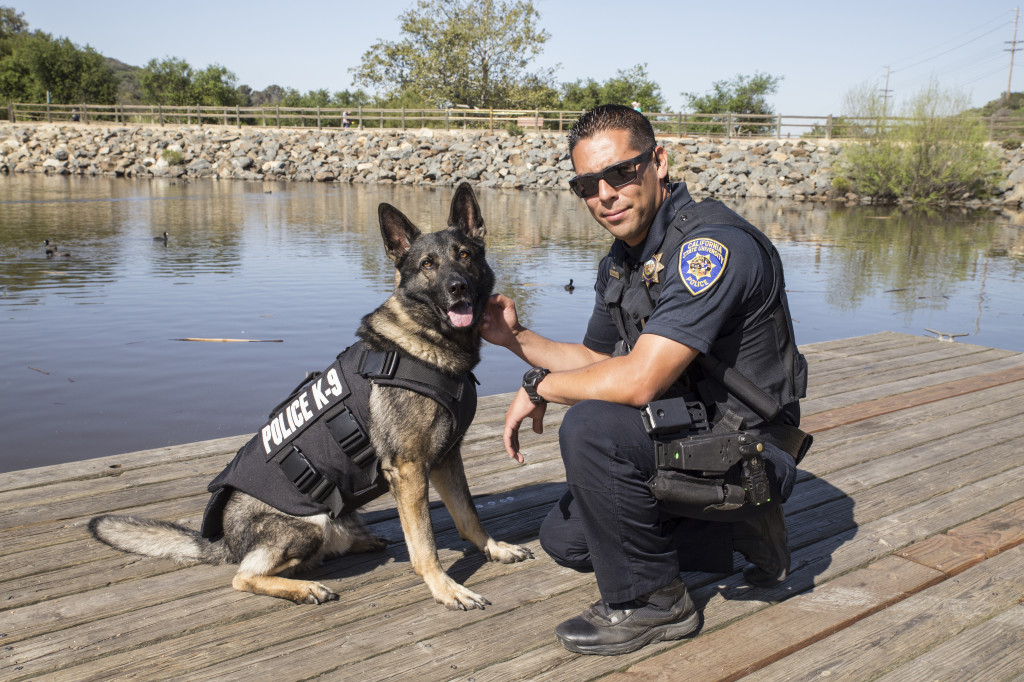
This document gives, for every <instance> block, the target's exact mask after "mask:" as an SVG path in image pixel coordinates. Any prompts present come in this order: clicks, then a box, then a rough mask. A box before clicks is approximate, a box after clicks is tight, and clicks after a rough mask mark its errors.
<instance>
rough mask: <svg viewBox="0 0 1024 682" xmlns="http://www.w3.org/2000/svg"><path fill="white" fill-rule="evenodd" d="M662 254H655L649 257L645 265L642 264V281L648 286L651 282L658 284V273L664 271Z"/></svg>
mask: <svg viewBox="0 0 1024 682" xmlns="http://www.w3.org/2000/svg"><path fill="white" fill-rule="evenodd" d="M662 255H663V254H661V253H656V254H654V255H653V256H651V257H650V258H649V259H648V260H647V262H646V263H644V281H645V282H647V285H648V286H650V284H651V282H654V283H655V284H657V283H658V273H659V272H661V271H662V270H664V269H665V265H664V264H663V263H662V262H661V257H662Z"/></svg>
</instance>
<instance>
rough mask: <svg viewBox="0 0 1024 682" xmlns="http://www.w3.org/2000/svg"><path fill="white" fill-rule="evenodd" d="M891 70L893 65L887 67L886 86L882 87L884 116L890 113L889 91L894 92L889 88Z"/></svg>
mask: <svg viewBox="0 0 1024 682" xmlns="http://www.w3.org/2000/svg"><path fill="white" fill-rule="evenodd" d="M891 71H892V68H891V67H889V66H887V67H885V88H883V89H882V118H885V117H886V116H888V115H889V93H890V92H892V90H890V89H889V73H890V72H891Z"/></svg>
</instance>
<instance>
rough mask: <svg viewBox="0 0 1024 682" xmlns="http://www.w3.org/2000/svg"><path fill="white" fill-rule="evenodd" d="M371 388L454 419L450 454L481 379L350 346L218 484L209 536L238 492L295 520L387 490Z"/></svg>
mask: <svg viewBox="0 0 1024 682" xmlns="http://www.w3.org/2000/svg"><path fill="white" fill-rule="evenodd" d="M371 384H378V385H382V386H397V387H400V388H404V389H407V390H410V391H415V392H417V393H420V394H423V395H425V396H428V397H430V398H432V399H433V400H435V401H437V402H438V403H440V404H441V405H442V406H443V407H445V408H446V409H447V410H448V411H449V412H450V413H451V416H452V420H453V424H454V425H453V428H452V431H451V433H450V434H449V435H448V439H447V440H446V441H445V444H444V446H443V450H444V451H445V452H447V451H448V450H449V449H451V447H452V446H453V445H455V444H456V443H457V442H458V441H459V439H461V438H462V436H463V435H464V434H465V432H466V429H467V428H469V424H470V422H472V421H473V415H474V414H475V413H476V378H475V377H473V375H472V373H468V374H465V375H461V376H452V375H449V374H445V373H444V372H441V371H440V370H438V369H436V368H434V367H431V366H430V365H427V364H425V363H423V362H421V361H419V360H417V359H416V358H414V357H412V356H410V355H407V354H405V353H401V352H395V351H386V352H380V351H371V350H369V349H368V348H366V346H365V345H364V344H363V342H362V341H359V342H357V343H356V344H354V345H352V346H350V347H349V348H346V349H345V350H344V351H342V353H341V354H340V355H338V357H337V359H336V360H335V361H334V363H332V364H331V366H330V367H328V368H327V369H326V370H324V371H323V372H315V373H314V374H313V375H311V376H310V377H309V378H307V379H306V380H304V381H303V383H301V384H300V385H299V386H298V387H297V388H296V389H295V390H294V391H292V393H291V395H289V396H288V398H287V399H285V400H284V402H282V403H281V404H279V405H278V406H277V407H276V408H274V410H273V411H272V412H271V413H270V418H269V420H268V421H267V423H266V424H265V425H264V426H263V428H261V429H260V430H259V432H257V433H256V435H255V436H253V437H252V438H251V439H250V440H249V441H248V442H247V443H246V444H245V445H243V446H242V447H241V449H239V451H238V453H237V454H236V455H235V458H234V459H233V460H232V461H231V462H230V463H229V464H228V465H227V467H226V468H225V469H224V471H222V472H221V473H220V474H219V475H218V476H217V477H216V478H215V479H213V481H211V482H210V485H209V486H208V490H209V491H210V492H211V493H212V494H213V495H212V496H211V498H210V501H209V503H208V504H207V506H206V511H205V513H204V514H203V525H202V535H203V537H206V538H214V539H215V538H217V537H219V536H220V535H221V534H222V533H223V523H222V516H223V512H224V505H225V504H226V503H227V500H228V497H229V496H230V492H231V490H232V489H236V490H240V491H242V492H244V493H246V494H248V495H251V496H253V497H255V498H257V499H259V500H262V501H263V502H265V503H267V504H269V505H270V506H272V507H274V508H275V509H279V510H281V511H283V512H285V513H287V514H292V515H295V516H312V515H315V514H329V515H330V516H331V517H332V518H337V517H339V516H342V515H344V514H348V513H351V512H352V511H355V509H357V508H358V507H360V506H361V505H363V504H365V503H367V502H369V501H370V500H372V499H375V498H377V497H379V496H380V495H382V494H384V493H385V492H387V490H388V484H387V480H386V479H385V478H384V475H383V473H382V472H381V469H380V460H379V458H378V457H377V453H376V450H375V449H374V447H373V444H372V443H371V442H370V435H369V434H370V429H369V424H370V414H369V398H370V388H371Z"/></svg>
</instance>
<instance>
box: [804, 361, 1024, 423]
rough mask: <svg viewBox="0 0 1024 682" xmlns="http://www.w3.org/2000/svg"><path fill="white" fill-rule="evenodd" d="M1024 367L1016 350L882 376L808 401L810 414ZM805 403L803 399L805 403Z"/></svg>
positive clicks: (1015, 370)
mask: <svg viewBox="0 0 1024 682" xmlns="http://www.w3.org/2000/svg"><path fill="white" fill-rule="evenodd" d="M1022 368H1024V354H1019V353H1018V354H1016V355H1012V356H1009V357H1006V358H1003V359H1001V360H995V361H991V362H986V363H983V364H981V365H975V366H972V367H960V368H954V369H949V370H943V371H938V372H933V373H932V374H928V375H925V376H919V377H912V378H910V379H903V380H901V381H893V382H889V381H885V377H879V379H880V381H879V382H878V383H873V384H871V385H868V386H865V387H863V388H857V389H854V390H850V391H847V392H845V393H841V394H838V395H832V396H826V397H824V398H815V399H812V400H808V401H806V408H807V414H814V413H818V412H825V411H827V410H833V409H836V408H843V407H849V406H850V405H855V404H857V403H863V402H870V401H873V400H876V399H879V398H889V397H890V396H894V395H901V394H904V393H908V392H911V391H916V390H918V389H925V388H930V387H934V386H939V385H941V384H948V383H953V382H956V381H959V380H961V379H974V378H976V377H978V376H982V375H984V374H992V375H996V376H998V375H1000V374H1003V373H1005V372H1007V371H1011V372H1019V371H1020V370H1021V369H1022ZM804 406H805V403H804V402H803V401H801V407H804Z"/></svg>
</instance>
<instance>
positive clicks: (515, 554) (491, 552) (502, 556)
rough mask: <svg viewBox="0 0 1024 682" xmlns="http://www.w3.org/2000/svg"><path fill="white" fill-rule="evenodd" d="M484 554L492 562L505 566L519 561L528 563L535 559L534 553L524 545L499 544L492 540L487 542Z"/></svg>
mask: <svg viewBox="0 0 1024 682" xmlns="http://www.w3.org/2000/svg"><path fill="white" fill-rule="evenodd" d="M484 554H485V555H487V559H488V560H490V561H500V562H501V563H503V564H514V563H516V562H517V561H526V560H527V559H532V558H533V552H532V551H530V548H529V547H523V546H522V545H510V544H509V543H507V542H498V541H497V540H495V539H493V538H491V539H489V540H488V541H487V547H486V548H484Z"/></svg>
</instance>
